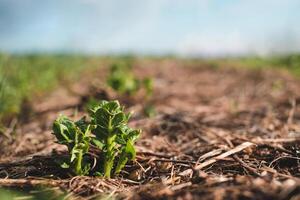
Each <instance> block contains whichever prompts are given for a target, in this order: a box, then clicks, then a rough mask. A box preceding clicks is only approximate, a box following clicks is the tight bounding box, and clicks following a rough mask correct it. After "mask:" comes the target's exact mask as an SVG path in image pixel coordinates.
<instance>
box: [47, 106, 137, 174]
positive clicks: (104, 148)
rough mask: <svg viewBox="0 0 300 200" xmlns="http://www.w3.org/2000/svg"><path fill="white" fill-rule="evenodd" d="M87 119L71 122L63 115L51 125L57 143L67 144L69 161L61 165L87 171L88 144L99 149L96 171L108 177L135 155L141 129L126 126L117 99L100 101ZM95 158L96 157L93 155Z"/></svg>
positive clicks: (126, 120) (125, 120)
mask: <svg viewBox="0 0 300 200" xmlns="http://www.w3.org/2000/svg"><path fill="white" fill-rule="evenodd" d="M90 118H91V120H90V122H87V121H86V120H85V119H81V120H79V121H77V122H73V121H71V120H69V119H68V118H66V117H65V116H61V117H59V118H58V119H57V120H55V122H54V124H53V134H54V135H55V136H56V138H57V140H58V143H60V144H64V145H66V146H67V147H68V152H69V160H68V161H67V162H65V163H64V164H63V165H62V167H64V168H70V169H71V170H72V172H74V173H75V174H76V175H86V174H90V173H91V167H90V166H91V163H90V162H88V161H89V160H92V159H90V158H89V157H90V156H89V155H88V151H89V147H90V145H92V144H93V145H95V146H96V147H97V148H98V149H99V150H100V152H101V153H100V154H101V155H99V158H102V160H97V163H98V164H97V170H96V173H95V174H101V175H103V176H104V177H106V178H110V177H111V176H113V175H116V174H118V173H120V172H121V170H122V169H123V168H124V166H125V164H126V163H127V162H128V161H130V160H132V159H134V158H135V154H136V152H135V148H134V143H135V141H136V139H137V138H138V137H139V135H140V133H141V130H137V129H132V128H130V127H128V125H127V123H128V120H129V118H130V114H126V113H125V112H124V108H123V107H121V106H120V104H119V102H118V101H102V102H101V103H100V104H99V105H97V106H94V107H93V108H92V109H91V112H90ZM97 159H98V158H97Z"/></svg>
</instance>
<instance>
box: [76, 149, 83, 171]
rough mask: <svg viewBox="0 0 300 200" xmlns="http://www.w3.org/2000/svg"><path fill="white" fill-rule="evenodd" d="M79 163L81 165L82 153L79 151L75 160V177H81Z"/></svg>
mask: <svg viewBox="0 0 300 200" xmlns="http://www.w3.org/2000/svg"><path fill="white" fill-rule="evenodd" d="M81 163H82V151H79V153H78V155H77V159H76V160H75V173H76V174H77V175H82V169H81Z"/></svg>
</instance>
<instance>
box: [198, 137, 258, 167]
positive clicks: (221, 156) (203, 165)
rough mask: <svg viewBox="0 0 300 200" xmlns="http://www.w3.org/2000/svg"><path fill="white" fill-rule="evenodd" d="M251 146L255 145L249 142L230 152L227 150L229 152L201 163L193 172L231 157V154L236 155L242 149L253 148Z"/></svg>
mask: <svg viewBox="0 0 300 200" xmlns="http://www.w3.org/2000/svg"><path fill="white" fill-rule="evenodd" d="M253 145H255V144H254V143H251V142H244V143H242V144H240V145H239V146H237V147H235V148H233V149H231V150H229V151H227V152H225V153H223V154H221V155H219V156H216V157H214V158H211V159H209V160H207V161H205V162H203V163H200V164H199V165H196V166H195V168H194V169H195V170H200V169H203V168H204V167H207V166H209V165H211V164H213V163H215V162H217V161H218V160H221V159H224V158H226V157H228V156H231V155H232V154H236V153H238V152H240V151H242V150H244V149H246V148H248V147H250V146H253Z"/></svg>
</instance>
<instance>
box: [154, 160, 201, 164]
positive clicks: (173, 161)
mask: <svg viewBox="0 0 300 200" xmlns="http://www.w3.org/2000/svg"><path fill="white" fill-rule="evenodd" d="M151 161H153V162H172V163H182V164H196V162H195V161H189V160H174V159H153V160H151Z"/></svg>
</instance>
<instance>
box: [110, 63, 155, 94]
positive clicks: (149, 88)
mask: <svg viewBox="0 0 300 200" xmlns="http://www.w3.org/2000/svg"><path fill="white" fill-rule="evenodd" d="M107 84H108V85H109V86H110V87H111V88H112V89H114V90H115V91H117V92H118V93H120V94H127V95H129V96H132V95H134V94H136V93H137V92H138V91H139V90H140V89H142V88H143V89H144V90H145V92H146V96H147V97H150V96H151V95H152V93H153V81H152V79H151V78H145V79H139V78H137V77H136V76H135V75H134V74H133V73H132V67H131V65H129V64H125V63H120V64H113V65H112V66H111V68H110V74H109V77H108V78H107Z"/></svg>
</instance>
